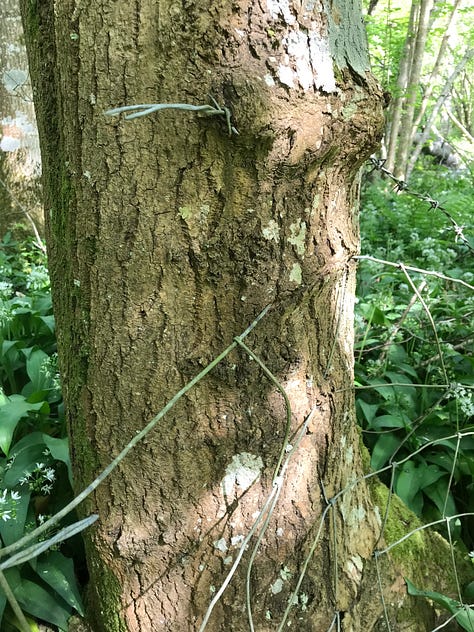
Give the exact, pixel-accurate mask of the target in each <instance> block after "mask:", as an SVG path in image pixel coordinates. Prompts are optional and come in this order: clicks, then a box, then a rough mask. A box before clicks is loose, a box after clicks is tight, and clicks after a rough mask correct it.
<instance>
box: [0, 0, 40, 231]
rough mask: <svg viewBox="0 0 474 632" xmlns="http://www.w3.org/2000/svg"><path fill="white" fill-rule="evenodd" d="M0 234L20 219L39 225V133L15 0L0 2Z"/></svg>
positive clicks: (31, 225)
mask: <svg viewBox="0 0 474 632" xmlns="http://www.w3.org/2000/svg"><path fill="white" fill-rule="evenodd" d="M0 68H1V77H0V78H1V81H0V206H1V211H0V238H1V237H2V236H3V234H4V233H5V232H6V231H7V230H8V229H9V228H12V227H13V226H14V225H15V223H21V224H22V225H23V226H25V227H26V228H27V230H28V231H29V232H32V233H34V234H35V236H36V237H37V238H38V237H39V234H38V232H42V230H43V228H42V227H43V213H42V206H41V199H40V192H39V177H40V171H41V164H40V150H39V141H38V132H37V130H36V123H35V113H34V107H33V96H32V91H31V85H30V81H29V77H28V62H27V57H26V49H25V44H24V41H23V29H22V26H21V16H20V7H19V3H18V0H2V3H1V5H0Z"/></svg>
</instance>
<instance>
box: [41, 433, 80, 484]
mask: <svg viewBox="0 0 474 632" xmlns="http://www.w3.org/2000/svg"><path fill="white" fill-rule="evenodd" d="M43 441H44V443H45V444H46V446H47V447H48V449H49V451H50V452H51V456H52V457H53V459H54V460H55V461H62V462H63V463H65V464H66V467H67V473H68V478H69V482H70V483H71V487H72V486H73V482H72V468H71V459H70V456H69V441H68V439H67V437H64V438H63V439H56V438H55V437H50V436H49V435H47V434H43Z"/></svg>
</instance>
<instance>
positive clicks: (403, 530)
mask: <svg viewBox="0 0 474 632" xmlns="http://www.w3.org/2000/svg"><path fill="white" fill-rule="evenodd" d="M371 492H372V497H373V500H374V503H375V505H376V506H378V508H379V511H380V515H381V516H383V515H384V514H385V508H386V506H387V502H390V509H389V512H388V516H387V521H386V524H385V529H384V539H385V542H386V544H387V545H388V546H389V545H391V544H394V543H395V542H398V541H399V540H400V539H402V538H403V537H404V536H406V535H407V534H409V533H410V532H412V531H414V530H415V529H419V528H420V527H422V526H423V523H422V522H421V521H420V520H419V519H418V517H417V516H416V515H415V514H414V513H413V512H412V511H410V509H408V507H407V506H406V505H405V504H404V503H403V502H402V501H401V500H400V498H398V496H396V495H395V494H393V495H392V496H391V498H390V501H389V493H388V489H387V487H386V486H385V485H383V483H380V482H379V481H377V482H374V483H373V484H372V485H371ZM390 556H391V558H392V559H393V561H394V562H395V563H396V564H398V565H399V566H400V568H401V570H402V573H403V576H404V577H407V578H408V579H410V580H411V581H412V582H413V583H414V584H415V586H416V587H417V588H419V589H420V590H421V589H423V590H436V591H437V592H441V593H443V594H446V595H449V596H452V597H457V583H456V577H455V575H457V578H458V581H459V583H460V584H461V586H462V585H463V584H466V583H467V582H469V581H470V580H471V579H472V574H473V573H472V566H471V564H470V563H469V562H468V561H467V560H466V559H464V558H463V555H462V553H460V551H459V550H458V549H456V548H455V549H454V550H453V549H452V546H451V545H450V543H449V542H447V541H446V540H445V539H444V538H443V537H442V536H441V535H440V534H439V533H437V532H435V531H433V530H432V529H422V530H419V531H416V532H415V533H413V534H412V535H411V536H410V537H409V538H407V539H406V540H404V541H403V542H400V544H397V545H396V546H394V547H393V548H392V549H390ZM453 558H454V561H455V564H456V569H454V568H453Z"/></svg>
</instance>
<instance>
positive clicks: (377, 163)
mask: <svg viewBox="0 0 474 632" xmlns="http://www.w3.org/2000/svg"><path fill="white" fill-rule="evenodd" d="M370 162H371V164H372V165H373V170H374V169H375V170H377V171H380V173H383V175H384V176H387V178H389V179H390V180H392V182H394V183H395V191H396V192H397V193H401V192H403V193H407V194H408V195H411V196H412V197H415V198H417V199H418V200H421V201H422V202H426V203H427V204H429V207H430V209H436V210H438V211H441V213H443V215H444V216H445V217H446V218H447V219H448V220H449V221H450V222H451V225H452V227H453V230H454V233H455V236H456V241H458V240H460V241H462V242H463V244H464V245H466V246H467V247H468V248H469V250H470V251H471V252H474V246H472V245H471V243H470V241H469V239H467V237H466V236H465V235H464V232H463V231H464V226H460V225H459V224H458V223H457V222H456V220H455V219H454V217H453V216H452V215H451V213H450V212H449V211H448V210H447V209H446V208H445V207H444V206H443V205H442V204H441V203H440V202H438V201H437V200H434V199H433V198H432V197H431V196H430V195H427V194H425V193H419V192H418V191H414V190H413V189H412V188H411V187H410V186H409V185H408V184H407V183H406V182H405V180H402V179H400V178H397V177H396V176H394V175H393V173H392V172H391V171H389V170H388V169H387V168H386V167H385V166H384V164H385V161H384V160H379V159H377V158H375V157H374V156H372V157H371V158H370Z"/></svg>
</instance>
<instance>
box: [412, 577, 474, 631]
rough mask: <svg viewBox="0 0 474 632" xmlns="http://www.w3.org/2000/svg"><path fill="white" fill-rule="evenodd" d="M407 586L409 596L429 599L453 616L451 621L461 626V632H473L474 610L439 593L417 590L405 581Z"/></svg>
mask: <svg viewBox="0 0 474 632" xmlns="http://www.w3.org/2000/svg"><path fill="white" fill-rule="evenodd" d="M405 581H406V584H407V592H408V594H409V595H412V596H413V597H425V598H426V599H431V601H434V602H435V603H437V604H438V605H439V606H441V607H442V608H444V609H445V610H447V611H448V612H449V613H450V614H451V615H453V619H455V620H456V623H457V624H458V625H460V626H461V628H462V629H463V630H467V631H468V632H474V609H473V608H470V607H468V606H465V605H464V604H462V603H461V602H460V601H456V599H451V598H450V597H447V596H446V595H443V594H441V593H439V592H434V591H432V590H418V589H417V588H415V586H414V585H413V584H412V583H411V581H409V580H408V579H405Z"/></svg>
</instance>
